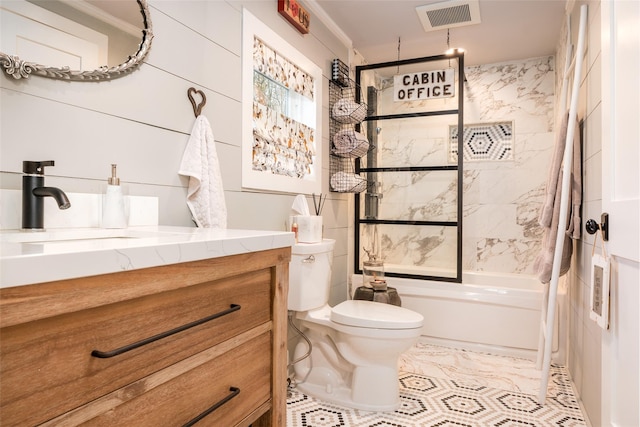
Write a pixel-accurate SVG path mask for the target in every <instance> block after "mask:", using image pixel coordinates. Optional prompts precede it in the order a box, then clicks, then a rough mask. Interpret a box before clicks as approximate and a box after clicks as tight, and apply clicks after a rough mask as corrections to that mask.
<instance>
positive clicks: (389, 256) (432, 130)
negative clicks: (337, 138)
mask: <svg viewBox="0 0 640 427" xmlns="http://www.w3.org/2000/svg"><path fill="white" fill-rule="evenodd" d="M452 63H453V64H454V65H455V66H454V67H452V66H451V65H452ZM462 70H463V57H462V54H461V53H460V54H456V55H455V56H452V57H449V56H444V55H441V56H435V57H428V58H419V59H415V60H405V61H399V62H393V63H385V64H374V65H366V66H360V67H357V68H356V78H357V80H356V83H357V87H359V88H360V89H361V91H360V94H359V95H360V99H361V100H362V101H363V102H366V103H367V104H368V106H369V112H368V115H367V118H366V119H365V121H364V122H363V123H362V127H361V129H360V131H361V132H362V133H364V134H366V135H367V138H368V139H369V142H370V145H371V146H372V147H374V148H372V149H371V150H370V151H369V153H368V154H367V156H366V157H363V158H362V159H360V161H359V162H357V163H356V168H357V170H358V171H359V172H360V173H364V174H366V176H367V181H368V187H367V191H366V192H364V193H361V194H356V196H355V197H356V218H355V244H356V248H357V249H356V256H355V264H356V265H355V270H356V271H357V272H360V271H361V269H362V263H363V261H365V260H367V256H368V255H367V254H369V253H374V254H376V256H377V257H379V258H382V259H383V260H384V264H385V274H386V275H389V276H399V277H412V278H421V279H433V280H443V281H451V282H460V281H461V276H462V249H461V248H462V156H460V158H458V156H457V146H456V145H455V141H456V138H455V137H456V136H457V134H458V133H459V131H460V130H461V129H462V123H463V111H462V99H463V93H462V91H463V88H464V86H463V84H462V80H463V79H464V77H462V79H461V78H460V76H463V72H462ZM445 72H446V73H448V74H447V76H446V78H445V77H442V79H440V80H439V76H444V73H445ZM454 80H455V84H451V83H453V81H454ZM405 83H406V84H405ZM447 84H448V86H447V87H446V88H445V85H447ZM420 88H422V89H420ZM410 89H413V91H412V92H409V90H410ZM419 90H420V94H421V95H423V96H422V98H419V97H418V91H419ZM403 91H404V92H403ZM427 92H428V96H424V95H425V93H427ZM434 95H444V96H434ZM411 96H413V99H410V98H411Z"/></svg>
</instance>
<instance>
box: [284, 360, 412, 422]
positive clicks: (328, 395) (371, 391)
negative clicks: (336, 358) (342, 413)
mask: <svg viewBox="0 0 640 427" xmlns="http://www.w3.org/2000/svg"><path fill="white" fill-rule="evenodd" d="M359 369H363V368H357V369H356V372H354V376H355V375H358V372H357V371H358V370H359ZM370 369H371V370H372V371H373V370H375V372H376V377H377V379H378V380H381V379H382V378H381V377H380V376H381V374H382V372H381V371H380V369H379V368H378V367H376V368H370ZM361 374H362V375H367V376H368V378H371V373H365V372H361ZM361 378H362V377H361ZM392 378H393V381H392V384H393V385H392V386H391V387H390V388H389V387H388V386H389V385H390V384H388V381H378V386H377V387H376V388H367V389H366V395H367V396H371V398H370V399H365V401H359V400H358V399H357V397H358V396H357V395H358V394H360V395H362V394H363V392H365V390H364V387H363V389H362V390H360V391H358V390H352V389H351V388H349V387H346V386H337V387H336V386H333V385H331V384H321V383H320V384H319V383H315V384H312V383H309V382H303V383H299V384H297V386H296V388H297V389H298V390H299V391H301V392H302V393H304V394H307V395H309V396H311V397H314V398H316V399H319V400H322V401H324V402H329V403H333V404H336V405H338V406H343V407H347V408H353V409H360V410H363V411H371V412H393V411H395V410H396V409H398V407H399V406H400V397H399V390H398V375H397V372H396V371H394V372H393V374H392ZM366 383H367V381H365V382H361V383H360V384H362V385H363V386H365V385H366ZM369 385H370V384H369ZM360 397H362V396H360ZM354 398H356V399H355V400H354ZM372 400H378V402H373V401H372Z"/></svg>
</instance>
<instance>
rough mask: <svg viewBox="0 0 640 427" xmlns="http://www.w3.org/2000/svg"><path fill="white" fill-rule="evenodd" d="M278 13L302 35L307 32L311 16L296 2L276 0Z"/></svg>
mask: <svg viewBox="0 0 640 427" xmlns="http://www.w3.org/2000/svg"><path fill="white" fill-rule="evenodd" d="M278 12H279V13H280V15H282V16H284V17H285V18H286V20H287V21H289V22H290V23H291V24H292V25H293V26H294V27H296V29H297V30H298V31H300V32H301V33H302V34H307V33H308V32H309V24H310V22H311V15H309V12H307V11H306V9H305V8H303V7H302V6H300V3H298V1H297V0H278Z"/></svg>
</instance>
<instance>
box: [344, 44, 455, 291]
mask: <svg viewBox="0 0 640 427" xmlns="http://www.w3.org/2000/svg"><path fill="white" fill-rule="evenodd" d="M453 59H456V60H457V63H458V73H457V75H458V82H457V85H458V108H457V109H449V110H438V111H426V112H415V113H402V114H387V115H369V114H368V115H367V117H366V118H365V119H364V121H363V124H364V123H365V122H367V121H378V120H393V119H404V118H413V117H428V116H436V115H453V114H457V115H458V122H457V126H458V162H457V164H456V165H443V166H407V167H375V166H373V167H371V166H368V165H366V164H365V165H362V164H361V159H356V161H355V172H356V174H360V173H363V172H364V173H367V174H369V173H375V174H378V173H387V172H427V171H429V172H430V171H452V170H454V171H457V214H456V221H412V220H384V219H371V218H361V212H360V193H356V194H355V210H354V216H355V221H354V248H355V250H354V271H355V273H356V274H361V273H362V269H361V268H360V250H359V248H360V231H361V230H360V226H361V224H385V225H412V226H443V227H456V276H455V277H452V276H438V275H422V274H408V273H397V272H385V275H386V276H389V277H402V278H410V279H420V280H435V281H442V282H452V283H462V215H463V203H462V196H463V163H464V159H463V157H464V156H463V155H462V140H463V138H462V135H463V129H464V80H465V77H464V53H463V52H459V51H457V50H456V51H455V52H454V53H453V54H450V55H449V54H444V55H436V56H429V57H423V58H414V59H405V60H401V61H392V62H384V63H379V64H369V65H360V66H356V99H359V100H361V101H363V102H366V100H363V94H362V93H361V86H360V83H361V73H362V72H363V71H368V70H375V69H377V68H388V67H400V66H403V65H413V64H418V63H421V62H433V61H442V60H453ZM357 130H359V129H357ZM365 162H366V159H365ZM367 191H368V190H367Z"/></svg>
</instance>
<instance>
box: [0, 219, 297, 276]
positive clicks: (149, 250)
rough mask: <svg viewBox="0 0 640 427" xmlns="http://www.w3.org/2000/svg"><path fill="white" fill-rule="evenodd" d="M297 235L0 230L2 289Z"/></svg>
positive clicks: (153, 229) (221, 252)
mask: <svg viewBox="0 0 640 427" xmlns="http://www.w3.org/2000/svg"><path fill="white" fill-rule="evenodd" d="M293 244H294V234H293V233H289V232H278V231H257V230H214V229H205V228H190V227H168V226H145V227H130V228H127V229H123V230H107V229H57V230H49V231H45V232H21V231H19V230H2V231H0V288H7V287H12V286H20V285H27V284H34V283H42V282H50V281H54V280H64V279H72V278H78V277H87V276H94V275H98V274H107V273H116V272H119V271H127V270H135V269H140V268H149V267H157V266H162V265H168V264H176V263H181V262H189V261H197V260H202V259H208V258H218V257H223V256H228V255H238V254H244V253H249V252H257V251H262V250H268V249H276V248H283V247H288V246H292V245H293Z"/></svg>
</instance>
